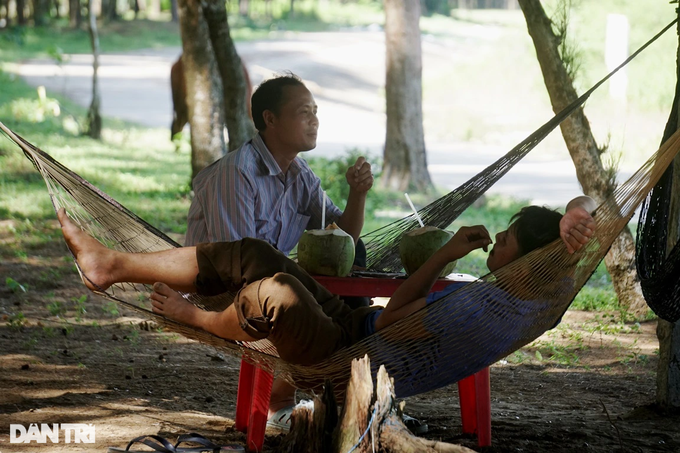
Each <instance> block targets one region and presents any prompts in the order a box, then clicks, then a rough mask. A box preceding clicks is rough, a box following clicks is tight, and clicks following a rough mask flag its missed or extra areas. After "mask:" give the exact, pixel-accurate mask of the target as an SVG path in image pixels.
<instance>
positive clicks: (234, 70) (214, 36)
mask: <svg viewBox="0 0 680 453" xmlns="http://www.w3.org/2000/svg"><path fill="white" fill-rule="evenodd" d="M204 7H205V12H204V13H205V19H206V22H207V24H208V29H209V32H210V42H211V43H212V47H213V50H214V52H215V59H216V61H217V67H218V70H219V72H220V76H221V79H222V92H223V96H224V113H225V121H226V123H227V133H228V135H229V151H233V150H235V149H238V148H239V147H240V146H241V145H242V144H244V143H245V142H247V141H248V140H250V139H251V138H252V137H253V136H254V135H255V125H254V124H253V122H252V120H251V119H250V114H249V108H248V106H249V103H250V99H247V96H246V92H247V90H248V87H247V83H249V81H248V82H247V81H246V78H245V75H244V73H243V65H242V63H241V58H240V57H239V56H238V53H237V52H236V47H235V46H234V42H233V41H232V39H231V35H230V34H229V22H228V20H227V9H226V8H225V3H224V1H221V0H210V1H207V2H205V3H204ZM192 133H193V129H192Z"/></svg>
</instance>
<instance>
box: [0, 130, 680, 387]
mask: <svg viewBox="0 0 680 453" xmlns="http://www.w3.org/2000/svg"><path fill="white" fill-rule="evenodd" d="M0 129H2V130H3V131H4V132H5V133H6V134H7V135H8V136H9V137H10V138H11V139H12V140H13V141H15V142H16V143H17V144H18V145H19V146H20V147H21V148H22V149H23V150H24V153H25V154H26V156H27V157H28V158H29V159H30V160H31V161H32V162H33V163H34V164H35V166H36V168H38V170H39V171H40V172H41V174H42V175H43V177H44V179H45V181H46V183H47V187H48V190H49V192H50V196H51V198H52V201H53V204H54V207H55V209H58V208H60V207H65V208H66V209H67V211H68V212H69V214H70V215H71V216H72V217H73V218H74V220H75V221H76V222H77V223H79V224H80V226H81V227H82V228H83V229H85V230H87V231H88V232H89V233H90V234H92V235H93V236H95V237H96V238H98V239H99V240H100V241H101V242H103V243H104V244H106V245H107V246H109V247H113V248H116V249H118V250H123V251H135V252H152V251H159V250H165V249H169V248H172V247H177V246H178V244H176V243H175V242H173V241H172V240H171V239H170V238H168V237H167V236H165V235H164V234H163V233H161V232H160V231H158V230H156V229H155V228H153V227H151V226H150V225H148V224H147V223H146V222H144V221H143V220H142V219H140V218H138V217H137V216H135V215H134V214H133V213H132V212H130V211H129V210H127V209H125V208H124V207H123V206H121V205H120V204H118V203H117V202H116V201H115V200H113V199H111V198H110V197H108V196H107V195H106V194H104V193H103V192H101V191H100V190H99V189H97V188H96V187H94V186H92V185H91V184H90V183H88V182H87V181H85V180H84V179H82V178H81V177H79V176H78V175H76V174H75V173H73V172H71V171H70V170H68V169H67V168H66V167H64V166H63V165H61V164H60V163H58V162H56V161H55V160H54V159H52V158H51V157H50V156H49V155H47V154H46V153H44V152H43V151H41V150H39V149H38V148H36V147H34V146H33V145H31V144H30V143H28V142H27V141H26V140H24V139H22V138H21V137H19V136H17V135H16V134H14V133H13V132H12V131H10V130H9V129H7V128H6V126H4V125H3V124H2V123H0ZM678 149H680V132H677V133H676V134H674V135H673V136H672V137H671V138H670V139H669V140H668V141H666V142H665V143H664V145H663V146H662V147H661V149H660V150H659V151H658V152H657V153H656V154H654V155H653V156H652V157H651V158H650V159H649V160H648V161H647V162H646V163H645V164H644V165H643V166H642V167H641V168H640V169H639V170H638V171H637V172H636V173H635V174H634V175H633V176H631V178H630V179H629V180H628V181H627V182H625V183H624V184H622V185H621V186H620V187H619V188H618V189H617V190H616V191H615V192H614V193H613V194H612V195H611V196H610V197H609V198H608V199H607V200H605V201H604V202H603V203H602V204H601V205H600V206H599V207H598V208H597V211H596V219H597V222H598V230H597V231H596V233H595V235H594V237H593V238H592V239H591V241H590V242H589V243H588V245H587V246H586V247H584V249H583V250H581V251H580V252H577V253H575V254H573V255H569V254H568V253H567V252H566V250H565V247H564V245H563V244H562V243H561V241H560V240H557V241H555V242H553V243H551V244H549V245H548V246H546V247H544V248H542V249H538V250H535V251H533V252H531V253H529V254H528V255H525V256H524V257H522V258H521V259H519V260H516V261H515V262H513V263H511V264H509V265H508V266H505V267H504V268H503V269H501V270H499V271H497V272H496V273H495V274H489V275H487V276H485V277H484V278H482V279H481V280H479V281H477V282H474V283H471V284H468V285H466V286H464V287H462V288H461V289H459V290H458V291H456V292H454V293H452V294H449V295H448V296H446V297H444V298H442V299H440V300H438V301H436V302H434V303H432V304H430V305H429V306H427V307H426V308H424V309H422V310H420V311H418V312H416V313H414V314H413V315H411V316H409V317H408V318H405V319H402V320H401V321H399V322H397V323H395V324H393V325H391V326H389V327H388V328H386V329H383V330H381V331H380V332H378V333H376V334H374V335H371V336H369V337H367V338H365V339H364V340H362V341H361V342H359V343H357V344H355V345H353V346H351V347H349V348H345V349H342V350H340V351H338V352H336V353H335V354H334V355H333V356H331V357H329V358H328V359H327V360H325V361H324V362H322V363H319V364H317V365H314V366H299V365H294V364H290V363H287V362H284V361H282V360H280V359H279V358H278V357H277V354H276V350H275V348H274V347H273V346H272V345H271V344H270V343H269V342H268V341H266V340H261V341H258V342H251V343H243V342H232V341H229V340H224V339H222V338H219V337H216V336H214V335H212V334H209V333H207V332H204V331H202V330H198V329H194V328H191V327H189V326H186V325H183V324H181V323H177V322H175V321H172V320H170V319H167V318H164V317H162V316H159V315H156V314H154V313H153V312H151V311H150V310H149V309H148V308H147V307H146V304H145V303H143V302H140V301H139V300H138V297H137V295H138V294H137V293H136V292H135V291H130V290H142V289H144V288H139V287H137V285H116V286H115V287H112V288H111V289H109V290H108V291H107V293H105V294H101V295H103V296H104V297H107V298H109V299H111V300H115V301H117V302H118V303H121V304H123V305H124V306H126V307H128V308H130V309H132V310H135V311H137V312H139V313H141V314H143V315H144V316H148V317H151V318H153V319H154V320H155V321H156V322H157V323H158V324H159V325H161V326H163V327H164V328H166V329H168V330H172V331H175V332H178V333H180V334H182V335H184V336H186V337H188V338H191V339H194V340H197V341H200V342H203V343H207V344H210V345H213V346H215V347H218V348H220V349H222V350H225V351H226V352H229V353H232V354H235V355H238V356H241V357H242V358H243V359H245V360H246V361H249V362H251V363H254V364H256V365H258V366H261V367H263V368H265V369H267V370H268V371H271V372H276V373H278V374H279V375H280V376H282V377H283V378H284V379H287V380H289V381H290V382H291V383H294V384H295V385H296V386H298V387H300V388H308V389H313V390H314V389H318V388H320V386H321V385H322V384H323V382H324V379H326V378H329V379H331V381H333V383H334V386H335V387H336V388H338V389H339V391H342V388H343V385H344V384H345V383H346V382H347V379H348V377H349V376H348V373H349V366H348V364H349V362H350V361H351V360H352V359H353V358H356V357H361V356H363V355H364V354H368V355H369V357H371V362H372V363H374V364H376V366H377V365H379V364H381V363H383V364H385V365H386V368H387V370H388V372H389V373H390V376H393V377H394V379H395V383H396V390H397V394H398V395H399V396H400V397H404V396H409V395H413V394H417V393H422V392H425V391H429V390H433V389H436V388H438V387H441V386H444V385H448V384H450V383H453V382H457V381H458V380H460V379H462V378H464V377H466V376H468V375H470V374H473V373H475V372H477V371H479V370H481V369H483V368H485V367H487V366H489V365H490V364H492V363H494V362H496V361H498V360H499V359H501V358H503V357H505V356H507V355H508V354H509V353H511V352H513V351H515V350H517V349H518V348H520V347H522V346H524V345H526V344H528V343H529V342H531V341H533V340H534V339H535V338H537V337H538V336H540V335H541V334H542V333H543V332H544V331H546V330H547V329H549V328H551V327H553V326H554V325H555V324H556V323H557V322H558V321H559V319H560V318H561V316H562V314H563V313H564V312H565V311H566V309H567V308H568V306H569V304H570V303H571V301H572V300H573V298H574V297H575V295H576V293H577V292H578V291H579V289H580V288H581V287H582V286H583V285H584V284H585V283H586V281H587V280H588V278H589V277H590V275H591V274H592V272H593V271H594V269H595V268H596V267H597V265H598V263H599V262H600V261H601V259H602V258H603V256H604V255H605V253H606V252H607V250H608V249H609V247H610V246H611V243H612V241H613V240H614V239H615V238H616V236H617V235H618V234H619V232H620V231H621V229H622V228H623V227H624V226H625V225H626V224H627V223H628V221H629V219H630V218H631V216H632V215H633V213H634V211H635V209H636V207H637V206H638V205H639V204H640V203H641V202H642V201H643V200H644V198H645V196H646V194H647V193H648V192H649V191H650V190H651V188H652V187H653V186H654V185H655V184H656V183H657V181H658V180H659V179H660V178H661V176H662V174H663V173H664V171H665V170H666V168H667V167H668V165H669V163H670V162H671V161H672V159H673V158H674V156H675V154H676V153H677V151H678ZM147 290H148V289H147ZM190 300H191V301H192V302H193V303H195V304H197V305H199V306H201V307H203V308H206V309H220V307H224V306H225V305H226V304H227V303H229V295H222V296H221V297H219V298H203V297H200V296H197V295H190Z"/></svg>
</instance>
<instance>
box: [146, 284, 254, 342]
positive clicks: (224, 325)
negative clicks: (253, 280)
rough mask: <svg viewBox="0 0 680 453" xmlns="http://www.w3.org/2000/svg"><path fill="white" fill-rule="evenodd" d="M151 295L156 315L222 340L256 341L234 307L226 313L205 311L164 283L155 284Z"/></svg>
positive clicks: (230, 307)
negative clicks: (208, 333)
mask: <svg viewBox="0 0 680 453" xmlns="http://www.w3.org/2000/svg"><path fill="white" fill-rule="evenodd" d="M153 289H154V292H153V293H152V294H151V304H152V306H153V307H152V308H153V312H154V313H158V314H159V315H163V316H167V317H168V318H170V319H174V320H177V321H181V322H183V323H185V324H188V325H190V326H194V327H198V328H200V329H203V330H205V331H207V332H210V333H212V334H214V335H217V336H218V337H221V338H226V339H228V340H236V341H255V340H256V338H253V337H251V336H250V335H248V334H246V333H245V332H244V331H243V329H242V328H241V326H240V325H239V322H238V315H237V314H236V309H235V308H234V305H233V304H232V305H230V306H228V307H227V308H226V309H225V310H224V311H205V310H201V309H200V308H198V307H197V306H195V305H193V304H192V303H190V302H189V301H187V300H186V299H185V298H183V297H182V296H180V295H179V294H177V293H176V292H175V291H173V290H172V288H170V287H169V286H168V285H166V284H164V283H155V284H154V285H153Z"/></svg>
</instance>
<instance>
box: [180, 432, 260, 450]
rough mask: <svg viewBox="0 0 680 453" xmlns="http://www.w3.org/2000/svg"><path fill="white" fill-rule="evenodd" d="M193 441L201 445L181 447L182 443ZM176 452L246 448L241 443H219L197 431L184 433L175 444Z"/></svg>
mask: <svg viewBox="0 0 680 453" xmlns="http://www.w3.org/2000/svg"><path fill="white" fill-rule="evenodd" d="M185 442H191V443H194V444H199V445H201V446H200V447H180V444H183V443H185ZM174 448H175V452H176V453H227V452H230V453H237V452H240V453H243V452H245V451H246V450H245V449H244V448H243V447H242V446H241V445H239V444H229V445H217V444H215V443H213V442H212V441H211V440H209V439H208V438H206V437H204V436H201V435H200V434H197V433H189V434H182V435H181V436H179V437H178V438H177V443H176V444H175V447H174Z"/></svg>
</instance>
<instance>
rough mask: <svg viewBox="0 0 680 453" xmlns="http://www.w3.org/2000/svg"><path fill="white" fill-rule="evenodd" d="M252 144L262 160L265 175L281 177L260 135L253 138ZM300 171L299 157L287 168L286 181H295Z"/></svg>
mask: <svg viewBox="0 0 680 453" xmlns="http://www.w3.org/2000/svg"><path fill="white" fill-rule="evenodd" d="M252 144H253V148H255V150H256V151H257V152H258V154H259V155H260V157H261V158H262V162H263V163H264V166H265V168H266V170H265V171H266V173H265V174H267V175H271V176H278V175H282V173H283V171H282V170H281V167H280V166H279V163H278V162H276V159H274V156H273V155H272V153H271V151H269V148H267V145H266V144H265V143H264V140H262V137H261V136H260V134H257V135H255V137H253V140H252ZM301 169H302V167H301V165H300V162H299V157H296V158H295V159H294V160H293V162H291V163H290V166H289V167H288V174H287V175H286V177H287V178H286V179H288V178H292V179H295V178H296V177H297V175H299V174H300V170H301ZM263 170H264V169H263Z"/></svg>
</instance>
